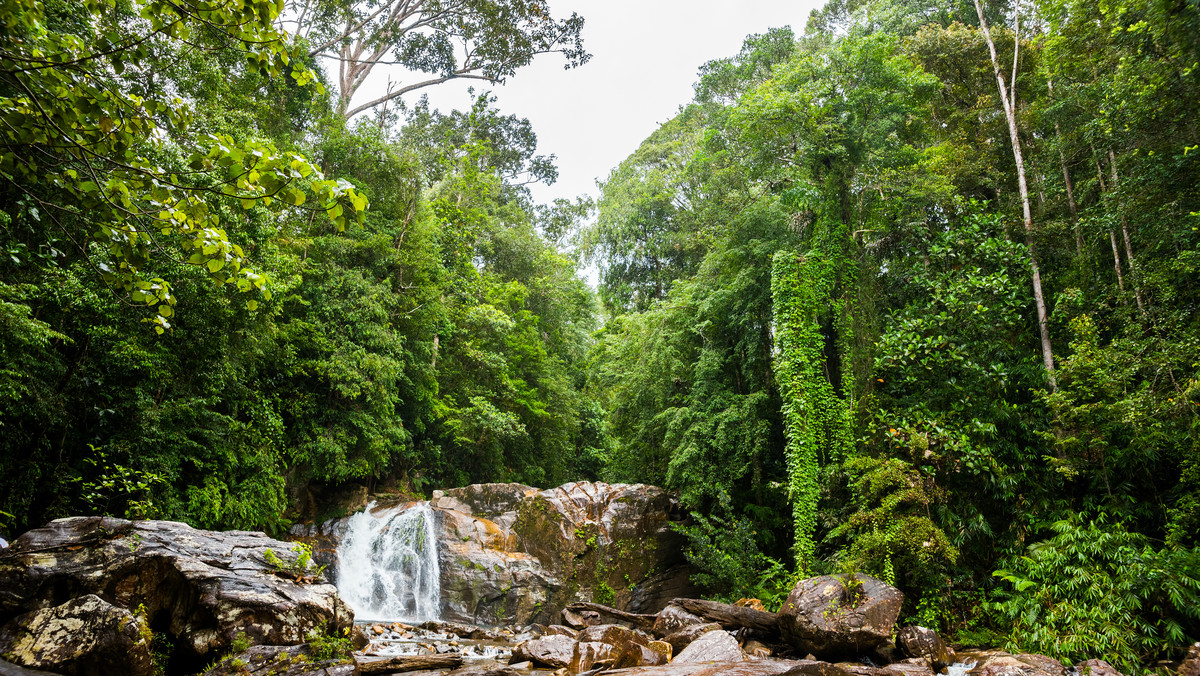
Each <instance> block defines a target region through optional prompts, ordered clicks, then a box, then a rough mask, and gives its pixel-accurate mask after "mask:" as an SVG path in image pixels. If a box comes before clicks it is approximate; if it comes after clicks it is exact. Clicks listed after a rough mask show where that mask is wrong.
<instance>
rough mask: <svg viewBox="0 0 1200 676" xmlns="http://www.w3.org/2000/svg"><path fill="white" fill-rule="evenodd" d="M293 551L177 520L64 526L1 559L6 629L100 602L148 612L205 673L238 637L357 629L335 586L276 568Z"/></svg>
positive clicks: (296, 637) (298, 636)
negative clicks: (78, 602) (42, 612)
mask: <svg viewBox="0 0 1200 676" xmlns="http://www.w3.org/2000/svg"><path fill="white" fill-rule="evenodd" d="M290 547H291V545H289V544H288V543H286V542H280V541H279V540H274V539H271V538H268V537H267V536H265V535H263V534H262V533H250V532H245V531H228V532H214V531H205V530H198V529H194V528H192V527H191V526H188V525H186V524H182V523H173V522H169V521H127V520H124V519H113V518H108V517H74V518H69V519H59V520H57V521H53V522H51V523H50V524H49V525H47V526H46V527H44V528H38V529H35V530H31V531H29V532H27V533H25V534H24V535H22V536H21V537H20V538H18V539H17V541H16V542H14V543H13V546H12V547H11V548H10V549H8V550H5V552H4V553H3V555H0V620H5V619H8V618H11V617H12V616H14V615H16V614H18V613H22V612H28V611H32V610H36V609H41V608H45V607H47V606H55V605H60V604H63V603H66V602H67V601H70V600H72V599H75V598H79V597H81V596H85V595H87V594H96V595H98V596H101V597H103V598H104V599H106V600H107V601H108V602H110V603H112V604H113V605H115V606H118V607H121V608H124V609H125V610H127V611H132V610H135V609H137V608H138V607H139V606H141V607H144V608H145V612H146V617H147V618H148V620H149V623H150V628H151V629H152V630H153V631H154V632H155V633H163V634H165V635H166V636H167V638H168V639H169V640H170V642H171V643H172V644H173V646H174V648H175V654H174V655H173V659H176V660H182V662H183V663H187V664H194V665H195V666H196V667H197V668H198V667H200V666H202V665H203V664H204V663H205V662H207V661H210V660H211V659H212V656H214V655H217V654H220V653H222V652H224V651H226V650H228V649H229V646H230V645H231V643H232V641H233V639H234V638H235V637H237V635H238V634H245V635H246V636H247V637H248V638H249V639H250V640H251V642H253V643H257V644H263V645H297V644H300V643H303V642H304V641H305V640H306V636H307V635H308V634H309V633H310V632H312V631H313V630H316V629H332V630H335V631H340V630H342V629H345V628H348V627H350V626H351V623H352V621H353V617H354V613H353V611H351V610H350V609H349V608H348V607H347V606H346V605H345V603H343V602H342V601H341V599H340V598H338V595H337V590H336V589H335V588H334V587H333V585H330V584H321V583H317V584H302V583H300V582H297V581H296V580H294V579H291V578H288V577H284V576H281V575H277V574H276V572H277V571H276V569H275V568H274V567H273V566H271V565H270V564H268V563H267V562H266V558H265V557H266V550H267V549H271V550H272V552H273V553H274V554H275V555H276V556H278V557H279V558H280V559H283V560H285V561H287V560H294V559H295V556H296V555H295V554H293V553H292V552H291V551H290Z"/></svg>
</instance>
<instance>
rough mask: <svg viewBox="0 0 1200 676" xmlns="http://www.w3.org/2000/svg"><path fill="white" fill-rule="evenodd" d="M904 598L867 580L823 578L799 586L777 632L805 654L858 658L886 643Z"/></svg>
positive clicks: (785, 607) (782, 611) (862, 577)
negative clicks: (848, 580)
mask: <svg viewBox="0 0 1200 676" xmlns="http://www.w3.org/2000/svg"><path fill="white" fill-rule="evenodd" d="M903 602H904V594H902V593H901V592H900V590H898V589H896V588H895V587H892V586H889V585H887V584H884V583H883V582H881V581H879V580H877V579H875V578H873V577H870V576H868V575H856V576H855V577H854V579H853V580H852V581H850V582H849V583H847V581H846V580H844V579H843V577H842V576H829V575H826V576H823V577H815V578H811V579H808V580H803V581H801V582H799V583H797V584H796V587H795V588H794V589H792V593H791V594H790V595H789V596H788V599H787V601H786V602H785V603H784V604H783V608H781V609H780V610H779V619H778V623H779V631H780V633H781V634H782V635H783V638H784V640H786V641H788V642H789V643H791V644H792V645H793V646H795V647H796V648H797V649H799V650H801V651H806V652H811V653H813V654H814V655H816V656H818V657H820V658H823V659H836V658H838V657H854V656H857V655H860V654H862V653H864V652H867V651H869V650H871V649H873V648H875V647H877V646H880V645H883V644H884V643H886V642H887V641H888V640H889V639H890V637H891V634H892V625H894V624H895V623H896V618H897V617H898V616H899V615H900V605H901V604H902V603H903Z"/></svg>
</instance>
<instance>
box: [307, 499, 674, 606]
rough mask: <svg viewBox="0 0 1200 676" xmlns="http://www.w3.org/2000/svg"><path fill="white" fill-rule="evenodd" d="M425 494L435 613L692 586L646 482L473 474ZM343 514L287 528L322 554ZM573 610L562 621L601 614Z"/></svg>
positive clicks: (647, 595) (670, 507)
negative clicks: (435, 573)
mask: <svg viewBox="0 0 1200 676" xmlns="http://www.w3.org/2000/svg"><path fill="white" fill-rule="evenodd" d="M355 499H356V500H357V499H358V498H357V497H356V498H355ZM403 504H405V503H396V502H392V503H390V504H389V505H387V507H389V508H393V509H394V508H396V507H397V506H402V505H403ZM429 504H430V507H431V508H432V510H433V512H434V514H435V517H436V524H435V532H436V534H437V541H438V564H439V567H440V571H441V587H442V603H443V614H442V617H443V619H445V620H448V621H452V622H465V623H469V624H474V625H524V624H527V623H529V622H533V621H538V622H543V623H550V622H553V621H557V620H558V612H559V611H560V610H561V609H562V608H565V607H566V606H567V605H569V604H571V603H574V602H577V601H601V600H602V601H603V602H604V603H605V604H607V605H611V606H614V607H616V608H618V609H621V610H629V611H634V612H639V613H654V612H657V611H658V610H659V609H661V608H662V607H663V606H665V605H666V604H667V603H668V602H669V601H670V600H671V599H672V598H675V597H676V596H689V595H695V594H696V593H697V589H696V587H695V586H694V585H693V584H691V583H690V581H689V576H690V575H691V574H692V572H694V571H692V569H691V567H690V566H689V565H688V563H687V561H686V559H685V558H684V556H683V551H684V549H685V545H686V538H684V536H682V535H681V534H680V533H678V532H676V531H675V530H674V529H673V528H672V527H671V526H672V524H674V523H678V522H680V521H682V520H683V519H684V518H685V513H684V510H683V509H682V508H681V507H680V505H679V503H678V501H677V500H676V499H675V498H673V497H671V496H670V495H669V494H668V493H667V492H665V491H663V490H662V489H660V488H656V487H654V486H646V485H642V484H607V483H598V482H597V483H593V482H577V483H569V484H565V485H563V486H560V487H558V488H553V489H550V490H538V489H536V488H533V487H531V486H526V485H523V484H512V483H508V484H475V485H471V486H465V487H462V488H453V489H449V490H444V491H434V494H433V497H432V499H431V500H430V502H429ZM345 523H346V519H344V518H343V519H336V520H331V521H327V522H325V523H322V524H320V525H312V524H309V525H298V526H295V527H293V529H292V530H291V531H290V533H291V536H292V537H296V538H299V539H303V540H304V541H306V542H312V543H313V544H314V548H315V549H314V551H318V552H321V553H322V556H324V555H325V552H327V551H333V547H332V546H331V544H330V543H333V545H336V540H337V538H339V537H340V536H341V534H342V533H344V532H345V527H346V526H345ZM324 562H325V561H324V560H323V559H322V563H324ZM573 615H574V617H572V618H567V617H563V618H562V624H564V625H567V626H571V627H575V628H582V627H583V626H587V625H588V624H599V623H601V622H599V621H597V622H592V621H589V620H588V618H587V616H586V614H582V613H578V614H573ZM606 621H607V620H606Z"/></svg>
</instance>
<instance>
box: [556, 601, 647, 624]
mask: <svg viewBox="0 0 1200 676" xmlns="http://www.w3.org/2000/svg"><path fill="white" fill-rule="evenodd" d="M567 610H570V611H572V612H576V613H581V612H583V611H585V610H590V611H592V612H594V613H598V614H599V615H600V616H601V617H605V618H608V619H612V620H616V621H615V622H608V623H607V624H621V623H629V624H632V625H633V628H634V629H643V630H646V631H649V630H650V629H651V628H652V627H654V620H655V619H657V618H658V615H642V614H639V613H630V612H626V611H624V610H617V609H616V608H610V607H609V606H602V605H600V604H599V603H588V602H586V601H580V602H578V603H572V604H571V605H569V606H567Z"/></svg>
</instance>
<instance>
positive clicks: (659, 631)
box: [653, 603, 704, 636]
mask: <svg viewBox="0 0 1200 676" xmlns="http://www.w3.org/2000/svg"><path fill="white" fill-rule="evenodd" d="M693 624H704V620H703V619H702V618H701V617H700V616H699V615H693V614H692V613H689V612H688V611H686V610H684V609H683V608H680V607H679V606H677V605H675V604H673V603H672V604H669V605H668V606H667V607H666V608H663V609H662V610H660V611H658V617H657V618H655V620H654V630H653V631H654V635H655V636H669V635H671V634H674V633H675V632H677V631H679V630H680V629H683V628H684V627H687V626H691V625H693Z"/></svg>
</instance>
